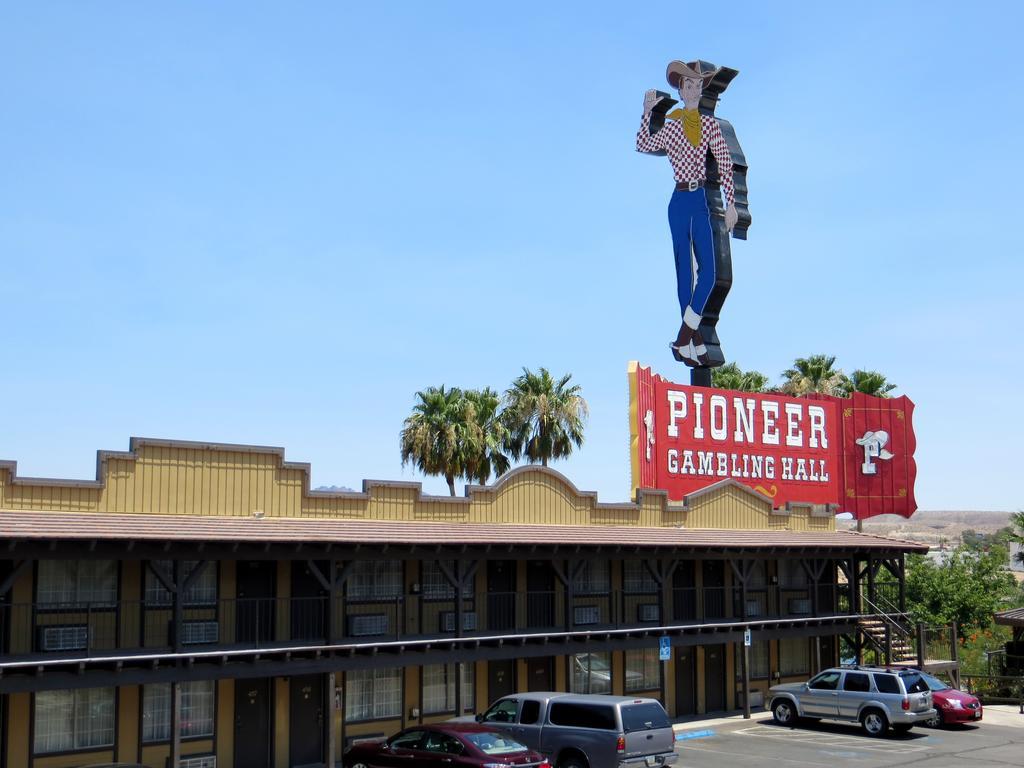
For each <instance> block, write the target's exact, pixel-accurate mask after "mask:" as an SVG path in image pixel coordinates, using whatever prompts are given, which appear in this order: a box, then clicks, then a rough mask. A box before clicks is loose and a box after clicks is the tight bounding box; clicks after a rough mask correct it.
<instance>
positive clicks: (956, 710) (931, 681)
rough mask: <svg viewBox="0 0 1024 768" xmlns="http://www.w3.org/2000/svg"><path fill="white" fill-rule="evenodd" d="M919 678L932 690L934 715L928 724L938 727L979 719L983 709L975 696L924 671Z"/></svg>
mask: <svg viewBox="0 0 1024 768" xmlns="http://www.w3.org/2000/svg"><path fill="white" fill-rule="evenodd" d="M921 678H922V679H923V680H924V681H925V683H926V684H927V686H928V687H929V688H930V689H931V691H932V703H933V704H934V705H935V716H934V717H933V718H932V719H931V720H929V721H928V725H930V726H932V727H934V728H940V727H942V726H943V725H950V724H952V723H976V722H978V721H979V720H981V716H982V714H983V709H982V706H981V701H980V700H979V699H978V697H977V696H972V695H971V694H969V693H964V692H963V691H958V690H957V689H956V688H953V687H952V686H950V685H946V683H944V682H942V681H941V680H939V678H937V677H935V676H934V675H929V674H927V673H925V672H922V673H921Z"/></svg>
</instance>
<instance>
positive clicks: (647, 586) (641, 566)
mask: <svg viewBox="0 0 1024 768" xmlns="http://www.w3.org/2000/svg"><path fill="white" fill-rule="evenodd" d="M622 590H623V591H624V592H625V593H626V594H633V595H651V594H656V593H657V592H658V582H656V581H655V580H654V576H653V575H652V574H651V570H650V568H648V567H647V565H646V564H645V563H644V561H643V560H625V561H623V563H622Z"/></svg>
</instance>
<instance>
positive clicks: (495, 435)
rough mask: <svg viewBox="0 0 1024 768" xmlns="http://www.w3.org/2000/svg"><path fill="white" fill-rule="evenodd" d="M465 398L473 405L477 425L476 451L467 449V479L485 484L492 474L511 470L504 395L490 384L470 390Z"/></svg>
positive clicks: (500, 473)
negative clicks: (506, 449) (503, 413)
mask: <svg viewBox="0 0 1024 768" xmlns="http://www.w3.org/2000/svg"><path fill="white" fill-rule="evenodd" d="M465 398H466V400H467V401H469V404H470V405H471V406H472V416H473V421H474V424H475V435H474V438H475V439H474V444H473V446H472V448H473V450H469V451H467V455H466V466H465V472H464V475H465V477H466V479H467V480H469V481H471V482H477V483H480V484H481V485H483V484H485V483H486V482H487V480H488V479H489V478H490V476H491V473H492V472H493V473H494V476H495V477H501V476H502V475H503V474H505V473H506V472H508V468H509V465H510V461H509V457H508V456H507V455H505V453H503V448H504V446H505V444H506V443H508V438H509V432H508V427H506V426H505V423H504V421H503V420H502V418H501V411H500V406H501V397H500V395H498V393H497V392H495V391H494V390H493V389H491V388H490V387H484V388H483V389H481V390H475V389H470V390H467V391H466V393H465Z"/></svg>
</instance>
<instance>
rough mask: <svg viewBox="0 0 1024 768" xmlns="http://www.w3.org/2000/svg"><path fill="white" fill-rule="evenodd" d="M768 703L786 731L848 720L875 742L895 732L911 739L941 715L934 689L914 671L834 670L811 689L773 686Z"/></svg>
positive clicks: (807, 685)
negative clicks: (787, 727) (798, 724)
mask: <svg viewBox="0 0 1024 768" xmlns="http://www.w3.org/2000/svg"><path fill="white" fill-rule="evenodd" d="M768 702H769V703H768V706H769V707H770V708H771V711H772V716H773V717H774V718H775V722H776V723H779V724H780V725H795V724H796V721H797V719H798V718H804V719H806V720H820V719H822V718H824V719H827V720H848V721H850V722H854V723H856V722H859V723H860V724H861V726H862V727H863V728H864V731H865V733H867V734H868V735H869V736H882V735H883V734H885V732H886V731H887V730H888V729H889V727H890V726H892V729H893V730H894V731H896V732H897V733H905V732H907V731H909V730H910V729H911V728H913V727H914V726H915V725H916V724H917V723H924V722H927V721H928V720H929V719H931V718H932V717H934V715H935V710H934V709H933V708H932V692H931V689H929V687H928V684H927V683H926V682H925V681H924V680H923V679H922V677H921V674H920V673H919V672H918V671H917V670H914V669H900V670H897V669H890V668H884V667H833V668H832V669H826V670H825V671H824V672H821V673H820V674H818V675H815V676H814V677H813V678H811V679H810V680H809V681H807V682H806V683H786V684H784V685H774V686H772V687H771V688H770V689H769V690H768Z"/></svg>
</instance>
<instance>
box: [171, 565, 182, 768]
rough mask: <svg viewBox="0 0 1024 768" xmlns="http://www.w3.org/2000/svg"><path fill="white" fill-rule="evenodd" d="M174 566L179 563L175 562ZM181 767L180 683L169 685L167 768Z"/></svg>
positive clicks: (175, 682)
mask: <svg viewBox="0 0 1024 768" xmlns="http://www.w3.org/2000/svg"><path fill="white" fill-rule="evenodd" d="M174 562H175V564H177V563H178V562H179V561H177V560H175V561H174ZM180 765H181V683H180V682H178V681H177V680H175V681H174V682H173V683H171V762H170V766H169V768H178V766H180Z"/></svg>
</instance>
